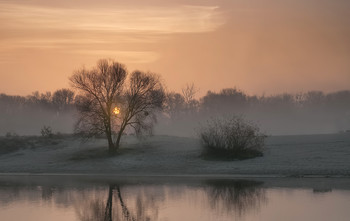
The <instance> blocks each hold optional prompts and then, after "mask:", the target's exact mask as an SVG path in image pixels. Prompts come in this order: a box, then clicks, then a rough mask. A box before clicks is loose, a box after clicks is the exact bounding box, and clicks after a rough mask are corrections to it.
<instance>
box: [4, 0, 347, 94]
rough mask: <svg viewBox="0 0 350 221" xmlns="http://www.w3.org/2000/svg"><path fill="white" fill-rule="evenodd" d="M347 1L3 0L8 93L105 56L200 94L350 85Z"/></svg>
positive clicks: (40, 85) (50, 86)
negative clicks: (227, 89) (191, 86)
mask: <svg viewBox="0 0 350 221" xmlns="http://www.w3.org/2000/svg"><path fill="white" fill-rule="evenodd" d="M170 2H171V3H170ZM349 11H350V2H349V1H347V0H293V1H292V0H291V1H285V0H250V1H247V0H202V1H199V0H196V1H184V0H175V1H161V0H150V1H143V0H139V1H136V0H131V1H116V0H75V1H70V0H61V1H47V0H11V1H10V0H0V27H1V29H0V93H7V94H20V95H27V94H30V93H31V92H33V91H36V90H39V91H41V92H44V91H53V90H56V89H59V88H62V87H68V86H69V84H68V77H69V76H70V75H71V74H72V72H73V70H75V69H78V68H80V67H82V66H83V65H84V66H86V67H90V66H92V65H94V64H95V63H96V61H97V60H98V59H100V58H113V59H115V60H117V61H119V62H122V63H125V64H126V65H127V67H128V69H129V70H130V71H132V70H134V69H136V68H138V69H141V70H150V71H153V72H157V73H159V74H161V75H162V76H163V79H164V81H165V83H166V84H167V87H168V89H169V90H175V91H180V89H181V87H183V86H184V85H185V84H186V83H190V82H193V83H195V85H196V86H197V87H198V88H200V92H201V95H203V94H204V93H206V91H207V90H214V91H215V90H216V91H218V90H220V89H221V88H224V87H235V86H236V87H238V88H240V89H242V90H244V91H246V92H248V93H249V94H259V95H261V94H263V93H265V94H275V93H283V92H302V91H308V90H324V91H327V92H328V91H336V90H341V89H350V40H349V39H350V13H349Z"/></svg>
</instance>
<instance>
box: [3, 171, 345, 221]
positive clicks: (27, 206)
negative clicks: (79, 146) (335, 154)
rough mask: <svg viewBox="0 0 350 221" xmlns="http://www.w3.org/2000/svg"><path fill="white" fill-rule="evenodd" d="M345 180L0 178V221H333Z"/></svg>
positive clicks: (340, 215)
mask: <svg viewBox="0 0 350 221" xmlns="http://www.w3.org/2000/svg"><path fill="white" fill-rule="evenodd" d="M349 184H350V180H349V179H346V178H344V179H316V178H314V179H305V178H304V179H287V178H275V179H271V178H270V179H261V178H260V179H252V180H251V179H228V178H226V179H222V178H215V179H214V178H210V179H209V178H189V177H186V178H181V177H176V178H174V177H173V178H169V177H168V178H164V177H163V178H161V177H149V178H141V177H133V178H131V177H128V178H108V177H104V178H101V177H98V178H97V177H85V176H78V177H74V176H1V177H0V220H3V221H5V220H27V221H31V220H33V221H34V220H36V221H37V220H39V221H40V220H67V221H70V220H72V221H73V220H74V221H75V220H81V221H90V220H91V221H99V220H101V221H102V220H142V221H143V220H192V221H196V220H201V221H206V220H223V221H225V220H247V221H248V220H266V221H273V220H284V221H288V220H308V221H310V220H318V221H320V220H338V221H342V220H344V221H346V220H349V218H350V207H349V205H350V185H349Z"/></svg>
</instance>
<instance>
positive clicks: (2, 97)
mask: <svg viewBox="0 0 350 221" xmlns="http://www.w3.org/2000/svg"><path fill="white" fill-rule="evenodd" d="M187 89H188V90H190V88H187ZM194 96H195V91H187V92H186V90H184V91H183V92H182V93H175V92H171V93H168V94H167V100H166V104H165V108H164V112H162V113H159V114H158V123H157V124H156V126H155V128H154V134H162V135H173V136H186V137H191V136H196V134H197V131H198V130H199V128H200V127H201V126H202V125H205V123H206V121H207V120H208V119H210V118H211V117H215V116H222V115H232V114H234V115H239V116H242V117H244V118H245V119H246V120H248V121H250V122H253V123H255V124H256V125H257V126H259V127H260V128H261V130H262V131H263V132H265V133H266V134H267V135H292V134H323V133H338V132H345V131H348V130H350V91H337V92H333V93H328V94H326V93H323V92H321V91H312V92H305V93H298V94H287V93H286V94H278V95H271V96H255V95H247V94H246V93H244V92H243V91H240V90H238V89H235V88H228V89H223V90H221V91H219V92H211V91H208V92H207V94H206V95H205V96H203V97H201V98H199V99H194ZM75 100H76V99H75V96H74V93H73V92H72V91H70V90H67V89H63V90H58V91H56V92H54V93H49V92H46V93H41V94H40V93H39V92H34V93H33V94H32V95H29V96H26V97H24V96H10V95H6V94H0V135H2V136H3V135H7V136H12V135H40V132H41V129H42V128H43V127H44V126H49V127H51V129H52V132H53V133H73V132H74V124H75V121H76V119H77V112H76V108H75Z"/></svg>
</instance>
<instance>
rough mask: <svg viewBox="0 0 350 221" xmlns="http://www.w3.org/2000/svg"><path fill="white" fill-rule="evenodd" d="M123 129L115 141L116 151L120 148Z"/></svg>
mask: <svg viewBox="0 0 350 221" xmlns="http://www.w3.org/2000/svg"><path fill="white" fill-rule="evenodd" d="M122 134H123V131H122V130H120V131H119V133H118V137H117V141H116V142H115V149H116V151H117V150H118V149H119V144H120V139H121V137H122Z"/></svg>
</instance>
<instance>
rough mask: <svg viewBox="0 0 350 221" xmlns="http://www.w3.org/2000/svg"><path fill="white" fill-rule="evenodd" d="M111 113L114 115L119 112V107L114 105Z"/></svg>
mask: <svg viewBox="0 0 350 221" xmlns="http://www.w3.org/2000/svg"><path fill="white" fill-rule="evenodd" d="M113 113H114V114H115V115H118V114H120V108H118V107H115V108H114V109H113Z"/></svg>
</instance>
